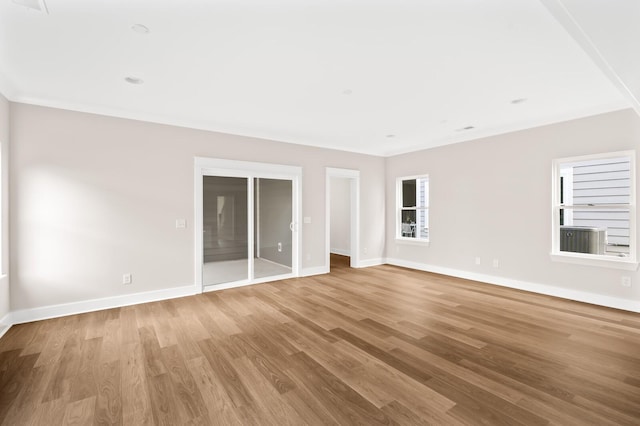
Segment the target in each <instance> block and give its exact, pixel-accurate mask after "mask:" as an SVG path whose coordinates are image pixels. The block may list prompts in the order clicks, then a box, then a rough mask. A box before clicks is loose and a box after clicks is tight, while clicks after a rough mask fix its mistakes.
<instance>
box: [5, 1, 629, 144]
mask: <svg viewBox="0 0 640 426" xmlns="http://www.w3.org/2000/svg"><path fill="white" fill-rule="evenodd" d="M46 5H47V8H48V12H49V13H48V14H47V13H40V12H36V11H32V10H29V9H27V8H25V7H23V6H19V5H17V4H14V3H13V2H12V0H0V92H2V93H4V94H5V96H7V97H8V98H9V99H10V100H12V101H16V102H25V103H32V104H38V105H48V106H54V107H60V108H66V109H71V110H78V111H87V112H94V113H99V114H106V115H112V116H118V117H128V118H134V119H140V120H146V121H152V122H160V123H167V124H175V125H180V126H185V127H193V128H200V129H208V130H215V131H222V132H227V133H233V134H239V135H247V136H255V137H260V138H267V139H275V140H280V141H285V142H292V143H298V144H305V145H314V146H322V147H329V148H337V149H342V150H348V151H356V152H365V153H369V154H374V155H392V154H395V153H400V152H408V151H413V150H418V149H423V148H429V147H433V146H438V145H443V144H446V143H453V142H459V141H463V140H469V139H475V138H478V137H482V136H488V135H492V134H498V133H504V132H507V131H512V130H519V129H525V128H529V127H533V126H538V125H542V124H547V123H552V122H557V121H562V120H566V119H571V118H577V117H582V116H587V115H592V114H597V113H601V112H606V111H612V110H616V109H621V108H626V107H629V106H630V102H629V101H628V99H627V98H625V97H624V96H623V95H622V94H621V92H620V90H619V88H618V87H617V86H616V85H615V84H613V83H612V82H611V81H610V79H609V78H607V76H605V73H603V72H602V71H601V68H599V67H598V66H597V65H596V64H595V63H594V62H593V61H592V59H591V58H590V57H589V55H588V54H587V53H585V51H583V50H582V49H581V47H580V46H579V44H578V43H577V42H576V41H575V40H574V38H572V36H571V35H569V33H568V32H567V31H565V29H564V27H563V26H562V25H561V24H560V23H558V21H556V19H555V18H554V16H553V15H552V14H551V13H550V12H549V10H548V9H547V8H546V7H545V6H544V5H543V4H542V3H541V1H540V0H518V1H513V0H482V1H480V0H350V1H344V0H191V1H188V2H185V1H184V0H135V1H134V0H110V1H108V2H107V1H100V0H46ZM134 24H143V25H145V26H147V27H148V28H149V29H150V32H149V33H148V34H139V33H136V32H134V31H132V30H131V26H132V25H134ZM613 25H614V26H615V23H614V24H613ZM127 76H134V77H138V78H141V79H143V80H144V84H142V85H132V84H129V83H127V82H125V81H124V78H125V77H127ZM521 98H526V99H527V100H526V101H525V102H522V103H518V104H512V103H511V101H512V100H514V99H521ZM467 126H473V127H474V129H471V130H464V131H460V130H459V129H461V128H464V127H467ZM389 135H393V136H391V137H390V136H389Z"/></svg>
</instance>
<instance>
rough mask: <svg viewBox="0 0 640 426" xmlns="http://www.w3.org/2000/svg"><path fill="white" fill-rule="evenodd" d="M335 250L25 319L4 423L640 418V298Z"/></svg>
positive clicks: (583, 421)
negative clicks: (538, 289)
mask: <svg viewBox="0 0 640 426" xmlns="http://www.w3.org/2000/svg"><path fill="white" fill-rule="evenodd" d="M332 261H333V267H332V273H331V274H329V275H323V276H316V277H308V278H300V279H292V280H287V281H282V282H274V283H268V284H261V285H255V286H251V287H243V288H237V289H231V290H224V291H220V292H213V293H206V294H202V295H197V296H192V297H185V298H180V299H173V300H167V301H163V302H156V303H148V304H143V305H137V306H130V307H123V308H119V309H111V310H106V311H100V312H93V313H88V314H82V315H74V316H69V317H64V318H57V319H52V320H47V321H38V322H34V323H29V324H21V325H16V326H14V327H12V328H11V329H10V330H9V331H8V332H7V334H6V335H5V336H4V337H3V338H2V339H0V424H2V425H28V424H29V425H40V424H44V425H58V424H69V425H71V424H73V425H85V424H87V425H88V424H125V425H191V424H194V425H195V424H204V425H212V424H238V425H240V424H242V425H250V424H261V425H285V424H292V425H303V424H311V425H316V424H317V425H320V424H339V425H350V424H362V425H375V424H400V425H422V424H435V425H461V424H470V425H476V424H478V425H546V424H557V425H591V424H593V425H638V424H640V315H638V314H633V313H629V312H624V311H616V310H613V309H607V308H600V307H596V306H592V305H586V304H581V303H577V302H570V301H566V300H561V299H555V298H552V297H547V296H542V295H536V294H532V293H526V292H522V291H517V290H511V289H506V288H501V287H496V286H491V285H486V284H480V283H476V282H472V281H465V280H461V279H455V278H450V277H445V276H441V275H434V274H429V273H424V272H419V271H412V270H408V269H402V268H397V267H393V266H378V267H373V268H367V269H359V270H354V269H349V268H348V267H347V263H346V261H345V260H344V259H342V258H340V257H336V256H334V257H333V259H332Z"/></svg>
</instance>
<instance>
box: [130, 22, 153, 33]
mask: <svg viewBox="0 0 640 426" xmlns="http://www.w3.org/2000/svg"><path fill="white" fill-rule="evenodd" d="M131 30H132V31H135V32H137V33H138V34H149V27H146V26H144V25H142V24H133V25H132V26H131Z"/></svg>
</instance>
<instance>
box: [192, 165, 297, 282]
mask: <svg viewBox="0 0 640 426" xmlns="http://www.w3.org/2000/svg"><path fill="white" fill-rule="evenodd" d="M225 174H226V175H225ZM238 174H242V173H238V172H234V173H225V172H224V171H222V172H218V173H216V172H214V171H206V172H204V173H203V174H202V181H201V184H202V211H201V218H202V238H201V242H202V246H201V260H202V264H201V270H202V284H203V287H204V288H207V287H209V288H210V289H214V288H216V286H218V287H219V286H220V285H235V284H238V285H241V284H245V283H254V282H263V281H270V280H273V279H282V278H289V277H292V276H294V275H293V273H294V266H295V262H296V259H297V257H296V254H297V251H296V250H297V244H296V239H295V236H296V234H297V233H296V229H295V228H296V227H295V214H294V213H295V211H296V205H295V201H294V200H295V198H296V193H295V179H294V178H293V177H290V178H289V177H280V176H277V177H270V176H261V175H258V174H251V173H247V175H246V176H238Z"/></svg>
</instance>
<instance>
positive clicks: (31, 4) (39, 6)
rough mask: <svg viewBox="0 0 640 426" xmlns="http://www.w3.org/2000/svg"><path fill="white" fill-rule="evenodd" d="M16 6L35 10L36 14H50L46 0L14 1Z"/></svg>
mask: <svg viewBox="0 0 640 426" xmlns="http://www.w3.org/2000/svg"><path fill="white" fill-rule="evenodd" d="M12 1H13V2H14V3H15V4H17V5H19V6H23V7H26V8H27V9H29V10H34V11H36V12H41V13H46V14H47V15H48V14H49V10H48V9H47V5H46V4H45V2H44V0H12Z"/></svg>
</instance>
